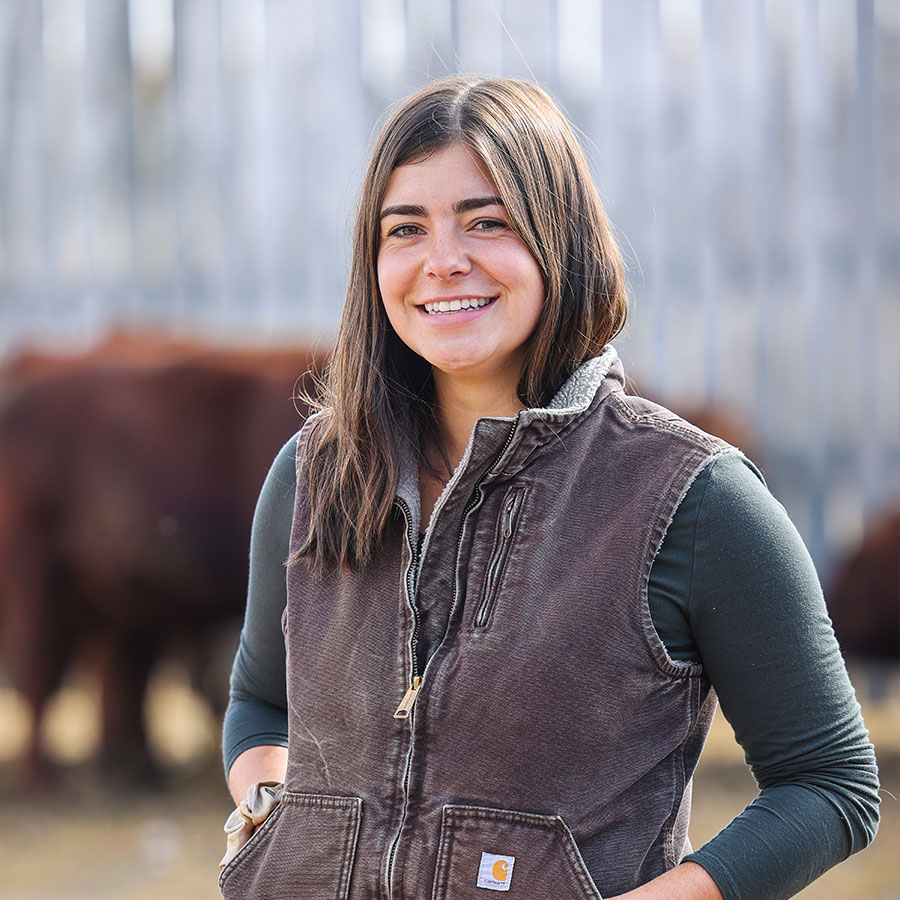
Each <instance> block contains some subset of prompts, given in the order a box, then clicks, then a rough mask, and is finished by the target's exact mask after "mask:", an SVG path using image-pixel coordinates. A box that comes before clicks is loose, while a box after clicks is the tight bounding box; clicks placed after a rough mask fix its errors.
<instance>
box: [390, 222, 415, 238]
mask: <svg viewBox="0 0 900 900" xmlns="http://www.w3.org/2000/svg"><path fill="white" fill-rule="evenodd" d="M421 233H422V229H421V228H419V226H418V225H410V224H408V223H407V224H405V225H396V226H394V227H393V228H392V229H391V230H390V231H389V232H388V237H401V238H404V237H414V236H415V235H417V234H421Z"/></svg>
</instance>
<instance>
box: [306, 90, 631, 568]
mask: <svg viewBox="0 0 900 900" xmlns="http://www.w3.org/2000/svg"><path fill="white" fill-rule="evenodd" d="M456 142H460V143H463V144H466V145H468V146H469V147H471V148H472V150H473V151H474V152H475V153H476V154H478V156H479V157H480V158H481V160H482V161H483V162H484V165H485V167H486V169H487V171H488V173H489V174H490V176H491V178H492V179H493V181H494V183H495V184H496V186H497V192H498V194H499V195H500V196H501V197H502V199H503V202H504V204H505V206H506V210H507V212H508V214H509V216H510V220H511V222H512V224H513V226H514V227H515V228H516V230H517V231H518V233H519V235H520V237H521V238H522V240H523V241H524V243H525V245H526V246H527V247H528V249H529V250H530V251H531V254H532V255H533V256H534V258H535V260H536V261H537V263H538V265H539V267H540V269H541V272H542V275H543V281H544V288H545V292H546V293H545V299H544V304H543V307H542V310H541V314H540V317H539V320H538V323H537V326H536V328H535V330H534V333H533V334H532V336H531V338H530V340H529V345H528V354H527V357H526V361H525V364H524V366H523V369H522V372H521V375H520V378H519V384H518V393H519V397H520V399H521V400H522V402H523V403H524V404H525V405H526V406H531V407H534V406H542V405H545V404H546V403H547V402H548V401H549V400H550V398H551V397H552V396H553V394H554V393H555V392H556V391H557V390H558V389H559V387H560V386H561V385H562V383H563V382H564V381H565V380H566V378H568V377H569V375H571V374H572V372H574V371H575V369H576V368H577V367H578V366H579V365H580V364H581V363H582V362H584V360H586V359H588V358H590V357H592V356H596V355H598V354H599V353H601V352H602V350H603V348H604V347H605V346H606V344H607V343H608V342H609V341H610V340H612V338H613V337H614V336H615V335H616V334H618V333H619V332H620V331H621V330H622V328H623V327H624V324H625V318H626V315H627V298H626V292H625V282H624V273H623V268H622V260H621V256H620V253H619V249H618V247H617V246H616V243H615V240H614V238H613V236H612V232H611V229H610V226H609V222H608V221H607V218H606V214H605V213H604V211H603V207H602V205H601V203H600V198H599V196H598V194H597V191H596V188H595V187H594V183H593V180H592V178H591V175H590V171H589V168H588V165H587V162H586V161H585V158H584V154H583V152H582V150H581V147H580V146H579V144H578V140H577V139H576V137H575V134H574V132H573V129H572V127H571V126H570V125H569V123H568V122H567V121H566V119H565V118H564V117H563V115H562V114H561V112H560V111H559V109H558V108H557V107H556V106H555V105H554V103H553V101H552V100H551V99H550V98H549V97H548V96H547V94H546V93H544V91H543V90H541V89H540V88H539V87H537V86H536V85H534V84H531V83H530V82H526V81H519V80H516V79H509V78H472V77H449V78H443V79H439V80H437V81H433V82H430V83H429V84H427V85H425V86H424V87H423V88H421V89H420V90H418V91H417V92H416V93H414V94H413V95H412V96H410V97H409V98H407V99H406V100H405V101H404V102H403V103H402V104H401V105H400V106H398V107H397V108H396V109H395V110H394V112H393V113H392V114H391V115H390V117H389V118H388V120H387V122H386V124H385V125H384V127H383V129H382V131H381V134H380V135H379V137H378V139H377V141H376V144H375V148H374V151H373V153H372V159H371V161H370V163H369V167H368V170H367V172H366V175H365V178H364V179H363V184H362V187H361V189H360V194H359V201H358V206H357V212H356V219H355V227H354V233H353V256H352V262H351V268H350V276H349V282H348V287H347V298H346V302H345V305H344V311H343V316H342V319H341V325H340V329H339V331H338V338H337V342H336V345H335V350H334V354H333V357H332V360H331V365H330V366H329V369H328V372H327V374H326V377H325V379H324V383H323V392H322V396H321V398H320V399H319V400H318V401H317V403H316V405H317V406H319V407H320V408H321V409H322V414H321V416H320V418H319V420H318V422H317V424H316V427H315V428H314V429H313V431H312V433H311V434H310V435H309V440H308V443H307V457H306V472H307V479H308V484H309V503H310V523H309V530H308V534H307V538H306V541H305V543H304V544H303V545H302V546H301V547H300V548H299V549H298V550H297V551H296V552H295V553H294V554H293V556H292V557H291V560H290V562H291V563H294V562H297V561H298V560H300V559H306V560H308V561H310V562H312V563H314V564H316V565H317V566H326V565H335V564H342V565H346V566H350V567H355V566H358V565H365V564H366V563H368V562H369V561H370V560H371V559H372V557H373V554H374V553H376V552H377V550H378V547H379V544H380V542H381V539H382V537H383V535H384V532H385V529H386V528H387V525H388V523H389V521H390V518H391V512H392V507H393V503H394V497H395V494H396V490H397V483H398V479H399V474H400V473H399V464H398V460H399V458H400V454H401V452H402V450H403V449H404V448H403V447H402V444H403V442H405V443H406V444H407V445H408V448H409V449H411V450H412V452H413V453H414V454H415V455H416V457H417V458H419V459H421V458H422V446H423V442H424V441H425V440H426V439H429V438H432V437H433V436H434V434H435V428H436V420H435V409H434V405H433V380H432V376H431V368H430V366H429V364H428V363H427V362H426V361H425V360H424V359H422V358H421V357H420V356H418V355H417V354H415V353H413V351H411V350H410V349H409V348H408V347H406V345H405V344H403V342H402V341H401V340H400V339H399V338H398V336H397V335H396V333H395V332H394V330H393V328H392V327H391V325H390V323H389V322H388V319H387V315H386V313H385V311H384V307H383V305H382V302H381V296H380V294H379V290H378V278H377V257H378V247H379V234H380V231H379V227H380V223H379V214H380V210H381V203H382V200H383V197H384V194H385V190H386V188H387V183H388V179H389V178H390V175H391V172H393V170H394V169H395V168H396V167H397V166H400V165H406V164H409V163H413V162H416V161H418V160H420V159H422V158H423V157H425V156H427V155H429V154H431V153H434V152H435V151H437V150H439V149H441V148H443V147H446V146H447V145H449V144H452V143H456Z"/></svg>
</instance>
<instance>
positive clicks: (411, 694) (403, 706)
mask: <svg viewBox="0 0 900 900" xmlns="http://www.w3.org/2000/svg"><path fill="white" fill-rule="evenodd" d="M421 682H422V679H421V678H420V677H419V676H418V675H416V677H415V678H413V683H412V687H411V688H410V689H409V690H408V691H407V692H406V693H405V694H404V695H403V699H402V700H401V701H400V705H399V706H398V707H397V712H395V713H394V718H395V719H408V718H409V714H410V712H411V711H412V708H413V703H415V702H416V694H418V693H419V685H420V684H421Z"/></svg>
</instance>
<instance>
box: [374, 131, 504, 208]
mask: <svg viewBox="0 0 900 900" xmlns="http://www.w3.org/2000/svg"><path fill="white" fill-rule="evenodd" d="M497 193H498V191H497V186H496V185H495V184H494V181H493V179H492V178H491V176H490V174H489V173H488V170H487V167H486V166H485V164H484V162H483V161H482V159H481V157H479V156H478V154H477V153H476V152H475V151H474V150H473V149H472V148H471V147H469V146H468V145H467V144H461V143H454V144H449V145H448V146H446V147H441V148H440V149H439V150H436V151H434V152H433V153H429V154H428V155H427V156H424V157H422V158H421V159H417V160H413V161H412V162H409V163H404V164H403V165H401V166H397V167H396V168H395V169H394V170H393V171H392V172H391V174H390V177H389V178H388V182H387V187H386V189H385V192H384V197H383V198H382V202H381V208H382V209H383V208H384V207H386V206H391V205H394V204H396V203H402V202H408V203H412V202H415V203H418V204H423V205H426V206H427V205H428V204H427V202H426V201H427V200H428V198H431V200H432V202H433V203H439V202H440V201H442V200H447V201H449V202H451V203H452V202H454V201H456V200H458V199H460V198H465V197H477V196H488V195H493V194H497Z"/></svg>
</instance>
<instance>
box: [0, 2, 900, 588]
mask: <svg viewBox="0 0 900 900" xmlns="http://www.w3.org/2000/svg"><path fill="white" fill-rule="evenodd" d="M457 71H460V72H479V73H502V74H508V75H516V76H523V77H527V78H532V79H535V80H537V81H538V82H540V83H541V84H542V85H543V86H544V87H546V88H547V89H548V90H549V91H550V92H551V93H552V94H553V95H554V96H555V97H556V98H557V99H558V100H559V101H560V102H561V103H562V105H563V106H564V108H565V109H566V110H567V112H568V113H569V115H570V117H571V118H572V119H573V121H574V122H575V123H576V125H577V126H578V127H579V128H580V129H581V131H582V132H583V134H584V138H585V144H586V147H587V150H588V154H589V157H590V159H591V162H592V164H593V167H594V171H595V174H596V177H597V180H598V183H599V185H600V188H601V192H602V194H603V196H604V198H605V201H606V203H607V208H608V211H609V213H610V216H611V218H612V220H613V222H614V223H615V225H616V229H617V232H618V234H619V237H620V239H621V241H622V243H623V246H624V248H625V252H626V255H627V257H628V261H629V268H630V284H631V290H632V295H633V298H634V313H633V317H632V324H631V325H630V327H629V330H628V332H627V334H626V335H625V336H624V337H623V338H622V339H620V341H619V349H620V352H621V353H622V354H623V355H624V356H625V358H626V360H627V362H628V363H629V365H630V368H631V370H632V374H634V375H635V376H636V377H637V379H638V382H639V384H640V385H641V387H642V388H643V390H644V391H645V393H648V394H650V395H652V396H654V397H661V398H662V399H664V400H666V401H669V402H671V403H673V404H676V405H677V404H690V403H699V402H715V403H719V404H723V405H726V406H727V407H728V408H730V409H731V410H733V411H735V412H737V413H738V414H740V415H743V416H746V417H747V419H748V420H749V421H750V422H751V423H752V426H753V428H754V429H755V432H756V434H757V436H758V445H759V447H760V452H761V457H762V459H763V464H764V467H765V470H766V473H767V476H768V477H769V481H770V484H771V486H772V487H773V489H774V490H775V492H776V494H777V495H778V496H779V497H780V498H781V499H782V500H783V502H784V503H785V505H786V506H787V507H788V509H789V511H790V512H791V515H792V517H793V518H794V520H795V521H796V522H797V524H798V526H799V527H800V530H801V532H802V533H803V534H804V536H805V538H806V539H807V542H808V543H809V545H810V547H811V550H812V552H813V555H814V557H815V558H816V559H817V561H818V562H819V563H820V566H822V567H823V568H825V569H826V570H827V567H828V565H829V562H830V560H831V558H832V555H833V551H834V550H836V549H838V548H840V547H841V546H843V545H844V544H846V543H847V542H848V541H849V540H851V539H852V538H853V537H855V536H856V535H857V534H858V533H859V531H860V529H861V527H862V523H863V520H864V517H865V515H866V514H867V513H869V512H870V511H872V510H873V509H874V508H876V507H878V506H879V505H880V504H882V503H884V502H885V500H886V499H888V498H890V497H893V498H894V499H896V498H897V497H898V496H900V350H898V343H900V303H898V294H900V291H898V288H900V152H898V150H900V146H898V145H900V0H735V2H729V3H722V2H716V0H528V2H526V0H520V2H516V0H329V2H326V3H320V2H313V0H128V2H126V0H8V2H4V3H3V4H0V353H3V352H9V351H11V350H12V349H13V348H14V347H16V346H19V345H21V344H23V343H40V344H42V345H72V344H85V343H88V342H90V341H91V340H93V339H95V338H97V337H99V336H100V335H101V334H102V333H103V332H104V331H106V330H107V329H109V328H110V327H112V326H120V327H133V328H138V327H145V326H156V327H165V328H167V329H170V330H173V331H176V332H179V333H185V332H187V333H193V334H202V335H205V336H207V337H209V338H212V339H216V340H235V339H238V338H242V339H246V338H247V337H248V336H251V337H254V338H256V339H259V340H270V341H279V342H283V341H285V340H302V339H304V338H305V337H308V336H309V335H311V334H320V333H323V332H324V333H325V334H328V333H330V332H332V331H333V329H334V327H335V326H336V323H337V319H338V315H339V311H340V307H341V303H342V298H343V290H344V276H345V272H346V265H347V245H348V227H347V220H348V216H349V214H350V211H351V210H352V206H353V202H354V194H355V190H356V187H357V184H358V182H359V178H360V175H361V169H362V166H363V165H364V163H365V157H366V151H367V147H368V145H369V138H370V134H371V131H372V128H373V126H374V125H375V123H376V122H377V120H378V117H379V116H380V115H382V114H383V112H384V110H385V109H386V108H387V107H388V106H389V105H390V103H391V102H393V101H394V100H396V99H397V98H399V97H401V96H403V95H404V94H406V93H407V92H408V91H409V90H411V89H412V88H414V87H415V86H417V85H418V84H420V83H421V82H423V81H425V80H426V79H428V78H429V77H433V76H437V75H441V74H445V73H448V72H457Z"/></svg>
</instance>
